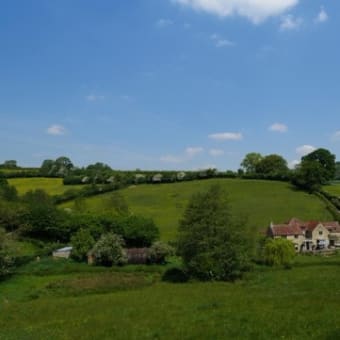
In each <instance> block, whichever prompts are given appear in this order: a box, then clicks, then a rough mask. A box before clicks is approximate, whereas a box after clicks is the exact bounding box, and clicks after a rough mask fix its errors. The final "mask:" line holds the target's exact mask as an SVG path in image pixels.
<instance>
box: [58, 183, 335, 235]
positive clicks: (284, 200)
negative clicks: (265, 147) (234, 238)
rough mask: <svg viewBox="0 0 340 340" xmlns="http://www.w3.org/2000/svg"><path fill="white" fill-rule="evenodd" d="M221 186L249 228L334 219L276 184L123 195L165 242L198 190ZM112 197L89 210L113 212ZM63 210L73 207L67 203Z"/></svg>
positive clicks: (94, 201)
mask: <svg viewBox="0 0 340 340" xmlns="http://www.w3.org/2000/svg"><path fill="white" fill-rule="evenodd" d="M212 184H219V185H221V186H222V187H223V188H224V189H225V192H226V194H227V195H228V197H229V201H230V204H231V206H232V209H233V213H234V214H235V215H236V216H237V217H241V218H244V219H245V220H246V222H245V224H246V226H247V227H249V228H252V229H256V230H264V229H265V228H266V227H268V225H269V224H270V222H271V221H272V222H275V223H281V222H284V221H287V220H289V219H290V218H292V217H298V218H301V219H306V220H308V219H312V220H331V219H332V216H331V215H330V213H329V212H328V211H327V210H326V207H325V204H324V203H323V202H322V201H321V200H320V199H318V198H317V197H315V196H314V195H310V194H308V193H305V192H302V191H296V190H294V189H293V188H292V187H291V185H290V184H289V183H286V182H277V181H260V180H240V179H211V180H201V181H192V182H182V183H173V184H158V185H138V186H131V187H129V188H126V189H124V190H121V191H120V192H121V193H122V194H123V196H124V197H125V198H126V201H127V203H128V205H129V207H130V210H131V212H133V213H135V214H141V215H143V216H146V217H151V218H153V219H154V220H155V222H156V224H157V225H158V227H159V228H160V231H161V237H162V239H163V240H172V239H174V238H175V236H176V231H177V227H178V221H179V219H180V218H181V216H182V214H183V212H184V209H185V207H186V205H187V203H188V201H189V199H190V197H191V196H192V195H193V194H194V193H195V192H198V191H202V190H207V189H208V187H209V186H210V185H212ZM110 195H112V193H109V194H104V195H99V196H95V197H91V198H88V199H86V201H85V206H86V209H87V210H88V211H92V212H105V211H110V209H112V207H111V206H110ZM62 206H63V207H70V208H73V207H74V203H73V202H68V203H66V204H64V205H62Z"/></svg>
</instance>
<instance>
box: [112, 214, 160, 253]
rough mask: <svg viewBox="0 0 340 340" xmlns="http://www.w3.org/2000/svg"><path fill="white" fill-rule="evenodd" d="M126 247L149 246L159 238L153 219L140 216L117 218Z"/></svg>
mask: <svg viewBox="0 0 340 340" xmlns="http://www.w3.org/2000/svg"><path fill="white" fill-rule="evenodd" d="M117 224H118V225H119V226H120V227H121V228H122V235H123V237H124V240H125V242H126V245H127V247H129V248H133V247H137V248H143V247H149V246H150V245H151V244H152V243H153V242H154V241H156V240H157V239H158V238H159V230H158V228H157V227H156V225H155V223H154V221H153V220H152V219H149V218H145V217H141V216H128V217H123V218H120V219H119V220H117Z"/></svg>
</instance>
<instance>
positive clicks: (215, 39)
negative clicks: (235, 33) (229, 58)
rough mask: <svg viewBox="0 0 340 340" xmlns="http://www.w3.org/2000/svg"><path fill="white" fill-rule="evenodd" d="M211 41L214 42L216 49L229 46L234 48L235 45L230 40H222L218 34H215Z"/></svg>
mask: <svg viewBox="0 0 340 340" xmlns="http://www.w3.org/2000/svg"><path fill="white" fill-rule="evenodd" d="M210 39H211V40H212V41H213V42H214V44H215V46H216V47H219V48H220V47H227V46H234V45H235V44H234V43H233V42H232V41H230V40H228V39H224V38H221V37H220V36H219V35H218V34H216V33H214V34H212V35H211V36H210Z"/></svg>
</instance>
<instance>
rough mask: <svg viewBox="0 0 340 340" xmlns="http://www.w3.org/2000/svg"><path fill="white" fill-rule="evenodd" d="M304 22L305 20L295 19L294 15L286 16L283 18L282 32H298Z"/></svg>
mask: <svg viewBox="0 0 340 340" xmlns="http://www.w3.org/2000/svg"><path fill="white" fill-rule="evenodd" d="M302 22H303V20H302V19H301V18H295V17H294V16H293V15H292V14H288V15H285V16H284V17H282V18H281V24H280V30H281V31H292V30H297V29H298V28H299V27H300V26H301V24H302Z"/></svg>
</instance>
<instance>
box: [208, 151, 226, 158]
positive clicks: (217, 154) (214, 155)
mask: <svg viewBox="0 0 340 340" xmlns="http://www.w3.org/2000/svg"><path fill="white" fill-rule="evenodd" d="M209 154H210V155H211V156H213V157H218V156H222V155H224V151H223V150H221V149H210V150H209Z"/></svg>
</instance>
